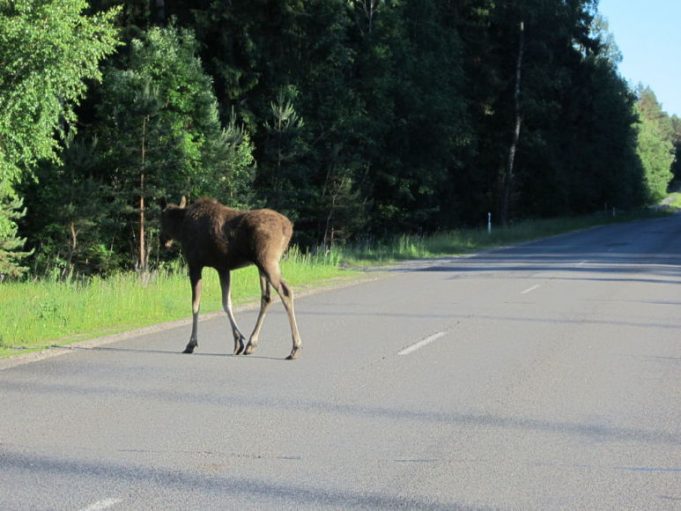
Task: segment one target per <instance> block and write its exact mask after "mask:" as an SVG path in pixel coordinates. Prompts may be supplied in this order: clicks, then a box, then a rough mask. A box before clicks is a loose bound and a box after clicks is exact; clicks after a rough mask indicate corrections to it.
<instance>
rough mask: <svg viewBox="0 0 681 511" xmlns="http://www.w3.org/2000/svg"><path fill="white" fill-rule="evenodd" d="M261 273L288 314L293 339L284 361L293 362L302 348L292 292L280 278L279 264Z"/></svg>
mask: <svg viewBox="0 0 681 511" xmlns="http://www.w3.org/2000/svg"><path fill="white" fill-rule="evenodd" d="M263 272H264V273H265V276H266V277H267V280H268V281H269V283H270V284H271V285H272V287H273V288H274V289H276V291H277V294H278V295H279V297H280V298H281V302H282V303H283V304H284V309H286V314H288V321H289V324H290V325H291V337H292V338H293V349H292V350H291V354H290V355H289V356H288V357H286V359H287V360H293V359H294V358H298V355H299V352H300V349H301V348H302V341H301V340H300V333H299V332H298V324H297V323H296V315H295V312H294V310H293V291H291V289H290V288H289V287H288V285H287V284H286V282H284V279H282V278H281V270H280V269H279V263H276V264H275V265H271V266H270V267H269V268H263Z"/></svg>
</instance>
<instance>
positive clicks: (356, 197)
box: [0, 0, 681, 281]
mask: <svg viewBox="0 0 681 511" xmlns="http://www.w3.org/2000/svg"><path fill="white" fill-rule="evenodd" d="M620 59H621V55H620V53H619V50H618V48H617V46H616V44H615V42H614V40H613V37H612V35H611V34H610V33H609V32H608V27H607V21H606V20H605V19H604V18H603V17H602V16H601V15H600V14H599V12H598V4H597V0H507V1H495V0H193V1H185V0H89V1H88V0H0V63H1V65H0V281H1V280H4V279H21V278H27V277H30V276H53V277H56V278H67V277H72V276H74V275H82V276H87V275H109V274H112V273H114V272H118V271H123V270H124V271H131V270H134V271H139V272H144V271H147V270H149V269H150V268H155V267H158V266H159V265H163V264H164V263H165V262H167V260H168V258H170V257H172V254H170V255H169V254H168V253H166V252H164V251H162V250H160V247H159V242H158V227H159V225H158V222H159V215H160V211H161V210H162V208H163V207H164V205H165V204H166V203H172V202H178V201H179V199H180V197H181V196H183V195H184V196H187V197H188V198H189V200H190V201H191V200H193V199H197V198H199V197H201V196H212V197H215V198H217V199H218V200H220V201H221V202H224V203H225V204H228V205H230V206H232V207H236V208H256V207H270V208H274V209H277V210H279V211H282V212H283V213H285V214H286V215H288V216H289V217H290V218H291V219H292V220H293V221H294V223H295V225H296V238H295V242H296V243H297V244H298V245H299V246H300V247H301V248H302V249H304V250H305V249H314V248H315V247H331V246H333V245H343V244H350V243H356V242H370V241H372V240H381V239H386V238H388V237H391V236H396V235H399V234H404V233H418V234H422V233H437V232H443V231H447V230H451V229H455V228H460V227H471V226H472V227H475V226H480V227H482V226H483V225H484V224H485V222H486V221H487V215H488V212H489V213H491V214H492V217H493V218H494V221H495V222H496V223H498V224H501V225H510V224H511V223H513V222H514V221H518V220H522V219H528V218H549V217H558V216H570V215H579V214H585V213H592V212H596V211H603V210H606V211H607V210H610V209H612V208H617V209H618V210H627V209H633V208H638V207H642V206H645V205H648V204H653V203H656V202H658V201H659V200H661V199H662V198H664V197H665V196H666V194H667V192H668V191H669V189H670V187H673V186H675V185H676V184H678V182H679V180H681V168H680V166H681V120H680V119H679V118H678V117H676V116H670V115H668V114H667V113H665V112H664V111H663V109H662V106H661V105H660V103H659V102H658V100H657V98H656V97H655V94H654V92H653V91H652V90H651V89H650V88H649V87H646V86H644V85H632V84H629V83H627V81H626V80H625V79H624V78H623V77H622V76H621V75H620V74H619V72H618V70H617V65H618V62H619V60H620Z"/></svg>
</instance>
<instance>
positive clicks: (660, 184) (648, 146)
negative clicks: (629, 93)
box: [636, 86, 675, 202]
mask: <svg viewBox="0 0 681 511" xmlns="http://www.w3.org/2000/svg"><path fill="white" fill-rule="evenodd" d="M638 92H639V99H638V102H637V104H636V111H637V112H638V115H639V120H640V123H639V125H638V155H639V158H640V159H641V163H642V164H643V169H644V171H645V172H644V177H645V186H646V192H647V200H648V201H649V202H658V201H659V200H661V199H663V198H664V197H665V195H666V194H667V188H668V186H669V183H670V182H671V180H672V178H673V174H672V171H671V167H672V163H674V157H675V154H674V153H675V151H674V144H673V142H672V140H673V127H672V122H671V119H670V118H669V116H668V115H667V113H666V112H664V111H663V110H662V106H661V105H660V103H659V102H658V101H657V97H656V96H655V93H654V92H653V91H652V90H651V89H650V87H644V86H640V87H639V91H638Z"/></svg>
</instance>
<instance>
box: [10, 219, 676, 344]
mask: <svg viewBox="0 0 681 511" xmlns="http://www.w3.org/2000/svg"><path fill="white" fill-rule="evenodd" d="M662 214H664V213H663V212H655V211H652V210H639V211H635V212H630V213H625V214H618V215H617V216H614V217H613V216H612V215H611V214H604V213H600V214H597V215H589V216H580V217H574V218H559V219H544V220H528V221H522V222H517V223H514V224H513V225H512V226H510V227H508V228H493V229H492V232H491V233H489V232H487V230H486V229H460V230H456V231H450V232H446V233H439V234H433V235H429V236H407V235H403V236H399V237H396V238H395V239H393V240H392V241H389V242H382V243H369V242H365V243H358V244H355V245H354V246H347V247H345V248H335V249H333V250H326V251H324V250H318V251H317V253H316V254H301V252H300V251H299V250H298V248H297V247H293V248H292V249H291V250H289V252H288V254H287V255H286V257H285V259H284V260H283V262H282V271H283V273H284V275H285V277H286V280H287V282H289V283H290V284H291V285H292V287H293V288H294V290H295V291H296V292H297V293H300V292H301V291H303V290H305V289H309V288H311V287H323V286H333V285H337V284H339V283H342V282H347V281H351V280H353V279H358V278H361V276H362V272H361V271H360V269H359V267H360V266H367V265H373V266H378V265H386V264H391V263H395V262H398V261H400V260H406V259H415V258H430V257H439V256H445V255H461V254H467V253H472V252H476V251H480V250H484V249H488V248H493V247H499V246H504V245H510V244H513V243H520V242H524V241H529V240H533V239H538V238H542V237H546V236H551V235H555V234H560V233H565V232H569V231H573V230H577V229H583V228H587V227H591V226H594V225H601V224H607V223H613V222H622V221H630V220H635V219H640V218H648V217H652V216H659V215H662ZM203 277H204V288H203V289H204V291H203V301H202V312H203V313H206V312H215V311H219V310H221V308H222V304H221V302H220V285H219V282H218V278H217V274H216V272H214V271H213V270H211V269H206V270H204V275H203ZM259 293H260V289H259V284H258V275H257V270H256V269H255V267H253V266H251V267H248V268H244V269H242V270H238V271H236V272H234V278H233V279H232V298H233V302H234V304H235V305H237V306H238V305H243V304H246V303H249V302H256V301H257V299H258V297H259ZM189 317H190V286H189V280H188V278H187V276H186V269H185V268H184V267H183V265H182V264H181V263H180V262H174V263H171V264H169V265H166V266H164V267H163V268H162V269H160V270H158V271H154V272H151V273H149V274H148V275H147V276H146V277H145V278H143V279H142V278H141V277H140V275H139V274H138V273H135V272H127V273H118V274H114V275H112V276H110V277H108V278H101V277H96V276H95V277H87V278H70V279H62V278H58V276H57V275H56V274H55V278H52V279H49V278H41V279H33V280H23V281H13V282H5V283H3V284H2V293H1V294H0V357H7V356H12V355H16V354H21V353H26V352H28V351H36V350H41V349H46V348H50V347H56V346H66V345H69V344H73V343H77V342H79V341H83V340H86V339H90V338H94V337H98V336H103V335H109V334H115V333H119V332H123V331H126V330H130V329H135V328H140V327H144V326H148V325H153V324H157V323H163V322H169V321H174V320H178V319H185V318H189Z"/></svg>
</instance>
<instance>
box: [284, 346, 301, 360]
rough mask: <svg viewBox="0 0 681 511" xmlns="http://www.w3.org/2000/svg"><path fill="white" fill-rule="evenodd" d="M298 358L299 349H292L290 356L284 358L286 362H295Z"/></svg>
mask: <svg viewBox="0 0 681 511" xmlns="http://www.w3.org/2000/svg"><path fill="white" fill-rule="evenodd" d="M299 356H300V348H293V351H291V354H290V355H289V356H288V357H286V360H295V359H297V358H298V357H299Z"/></svg>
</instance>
